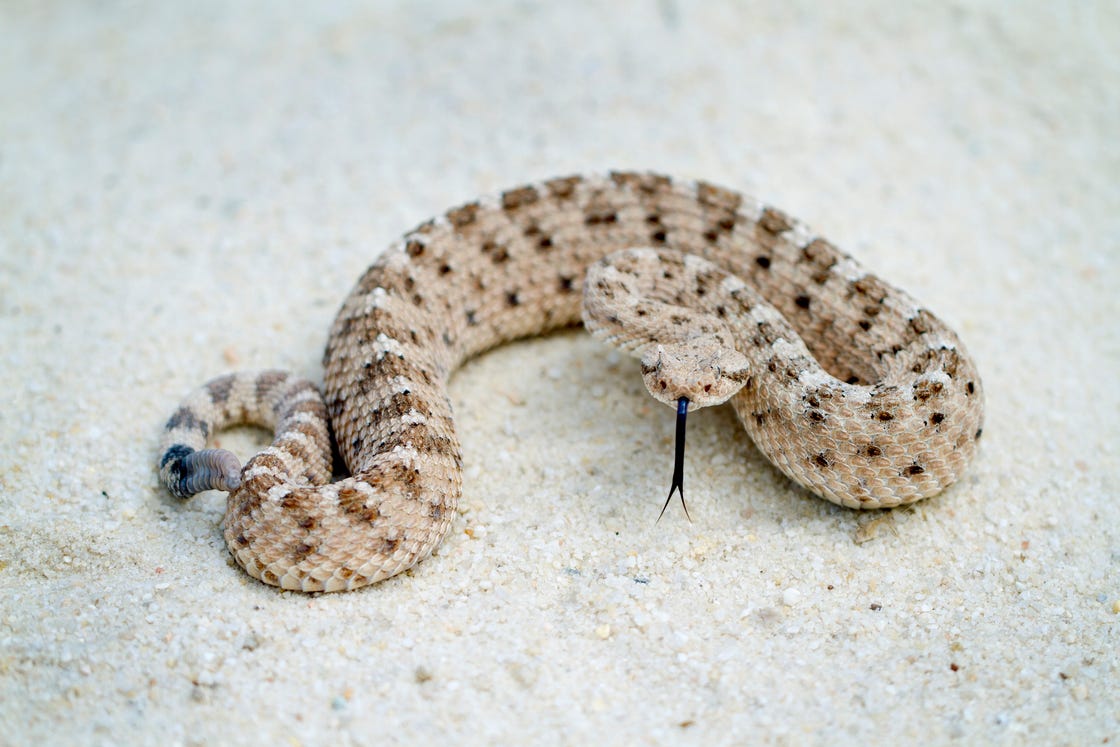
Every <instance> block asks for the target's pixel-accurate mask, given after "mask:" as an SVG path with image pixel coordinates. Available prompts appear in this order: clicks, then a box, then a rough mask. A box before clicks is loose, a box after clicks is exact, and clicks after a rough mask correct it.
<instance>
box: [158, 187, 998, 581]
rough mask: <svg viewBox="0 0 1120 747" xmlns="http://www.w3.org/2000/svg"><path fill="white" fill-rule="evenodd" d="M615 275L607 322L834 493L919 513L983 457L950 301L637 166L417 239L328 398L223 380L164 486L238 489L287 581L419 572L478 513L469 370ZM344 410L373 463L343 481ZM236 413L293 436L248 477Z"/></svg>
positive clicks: (797, 228)
mask: <svg viewBox="0 0 1120 747" xmlns="http://www.w3.org/2000/svg"><path fill="white" fill-rule="evenodd" d="M643 247H646V248H648V249H646V250H644V251H634V252H628V251H622V250H627V249H633V248H643ZM615 252H621V253H620V254H615V255H614V256H612V257H610V258H608V259H604V258H607V257H608V255H611V254H612V253H615ZM681 253H684V254H688V255H695V257H685V256H683V255H682V254H681ZM698 258H703V260H701V259H698ZM593 265H595V266H596V267H595V270H594V272H593V273H592V275H591V278H590V281H589V282H588V283H587V289H586V290H587V296H588V301H587V302H586V306H587V308H586V309H585V314H584V316H585V317H586V319H587V324H588V326H589V328H591V329H592V331H593V332H594V333H595V334H597V335H598V336H600V337H603V338H604V339H608V340H612V341H614V342H615V343H616V344H620V345H621V346H623V347H624V348H626V349H628V350H631V351H633V352H635V353H636V354H637V355H639V356H641V357H642V359H643V361H642V372H643V376H644V377H645V380H646V384H647V386H648V387H649V388H650V389H651V392H652V393H654V394H655V395H656V394H657V390H659V389H661V388H662V381H664V388H665V389H667V390H668V389H671V388H672V387H681V386H683V387H684V388H685V390H687V391H692V392H693V393H694V394H695V396H696V401H697V404H705V403H704V402H701V401H700V400H701V399H702V392H703V389H704V387H705V386H709V385H714V386H715V388H717V389H721V388H727V389H730V393H728V394H727V396H730V397H731V402H732V404H733V406H734V408H735V411H736V413H737V414H738V416H739V419H740V420H741V421H742V423H743V425H744V427H745V428H746V430H747V432H748V433H749V434H750V435H751V437H752V438H753V439H754V441H755V443H756V444H757V445H758V447H759V449H760V450H761V451H762V453H764V454H765V455H766V456H767V458H769V459H770V460H771V461H772V462H773V463H774V464H775V465H776V466H777V467H778V468H779V469H780V470H781V471H782V472H784V473H785V474H786V475H788V476H789V477H790V478H791V479H793V480H794V481H796V482H797V483H799V484H801V485H803V486H805V487H806V488H808V489H809V490H811V491H812V492H813V493H815V494H817V495H819V496H821V497H822V498H826V499H827V500H830V501H834V502H836V503H840V504H843V505H845V506H849V507H852V508H880V507H889V506H896V505H899V504H905V503H910V502H912V501H916V500H919V499H921V498H924V497H927V496H931V495H934V494H936V493H938V492H940V491H941V490H942V489H943V488H945V487H946V486H947V485H949V484H950V483H952V482H953V481H955V480H956V479H957V478H958V477H959V476H960V474H961V472H962V471H963V470H964V469H965V467H966V466H967V464H968V462H969V461H970V459H971V458H972V456H973V454H974V453H975V451H976V443H977V440H978V439H979V437H980V432H981V425H982V420H983V393H982V390H981V386H980V377H979V375H978V374H977V371H976V369H975V366H974V365H973V363H972V361H971V359H970V358H969V356H968V354H967V353H966V352H965V350H964V348H963V346H962V345H961V342H960V340H959V339H958V338H957V336H956V335H955V334H954V333H953V332H952V331H951V330H950V329H948V328H947V327H946V326H945V324H943V323H942V322H941V321H940V320H939V319H938V318H937V317H935V316H934V315H933V314H932V313H930V312H929V311H928V310H926V309H924V308H922V307H921V306H920V305H919V304H918V303H917V302H916V301H914V300H913V299H912V298H911V297H910V296H908V295H907V294H906V293H904V292H903V291H900V290H898V289H896V288H894V287H892V286H890V285H889V284H887V283H885V282H884V281H882V280H881V279H879V278H878V277H876V276H874V275H872V274H870V273H868V272H867V271H866V270H864V269H863V268H862V267H861V266H860V265H859V264H858V263H857V262H856V261H855V260H853V259H852V258H851V257H849V256H848V255H846V254H844V253H843V252H841V251H839V250H838V249H836V248H835V247H834V246H832V245H831V244H830V243H828V242H827V241H825V240H824V239H821V238H819V237H817V236H815V235H814V234H813V233H812V232H811V231H810V230H809V229H808V228H807V227H806V226H804V225H803V224H801V223H800V222H798V221H796V220H794V219H793V218H791V217H789V216H787V215H785V214H784V213H782V212H780V211H778V210H776V209H774V208H771V207H767V206H765V205H762V204H760V203H758V202H755V201H753V200H751V199H749V198H746V197H744V196H742V195H740V194H738V193H736V192H733V191H730V190H727V189H723V188H721V187H717V186H714V185H711V184H707V183H704V182H694V181H683V180H676V179H670V178H668V177H664V176H659V175H655V174H646V173H618V172H615V173H611V174H608V175H603V176H577V177H567V178H561V179H553V180H550V181H546V182H543V183H537V184H532V185H528V186H524V187H519V188H517V189H511V190H508V191H506V192H503V193H502V194H500V195H498V196H497V197H494V198H490V199H483V200H478V201H476V202H471V203H467V204H466V205H462V206H460V207H458V208H455V209H453V210H450V211H448V212H447V213H445V214H444V215H442V216H440V217H438V218H435V219H433V220H431V221H428V222H427V223H424V224H422V225H421V226H419V227H417V228H416V229H415V230H413V231H412V232H410V233H408V234H407V235H405V236H404V238H403V239H402V240H401V241H400V242H399V243H397V244H395V245H394V246H392V247H390V248H389V249H388V250H387V251H386V252H385V253H384V254H383V255H382V256H381V257H380V258H379V259H378V260H377V261H376V262H375V263H374V264H373V266H371V267H370V268H369V269H368V270H367V271H366V273H365V274H364V275H363V276H362V278H361V279H360V280H359V281H358V284H357V286H356V287H355V288H354V290H353V291H352V292H351V293H350V295H349V297H348V298H347V299H346V301H345V302H344V303H343V305H342V309H341V310H340V311H339V314H338V316H337V318H336V319H335V322H334V325H333V327H332V329H331V333H330V339H329V341H328V343H327V349H326V353H325V356H324V363H325V368H326V375H325V398H324V399H325V408H324V406H323V402H321V401H320V400H319V399H318V397H317V395H316V393H315V390H314V387H313V386H312V385H311V384H309V383H308V382H306V381H302V380H298V379H294V378H291V377H288V376H287V375H285V374H283V373H281V372H275V371H271V372H264V373H258V374H235V375H231V376H226V377H222V378H219V379H216V380H214V381H212V382H210V383H209V384H207V385H206V386H204V387H203V388H201V389H200V390H198V391H196V392H195V393H194V394H192V395H191V396H190V397H189V398H188V399H187V400H186V401H185V402H184V404H183V405H182V406H181V407H180V409H179V410H178V411H177V412H176V414H175V415H174V416H173V417H172V418H171V420H170V421H169V422H168V425H167V429H166V432H165V437H164V441H163V445H162V448H161V451H160V469H161V475H162V476H163V479H164V481H165V482H166V483H167V484H168V486H169V488H170V489H171V491H172V492H173V493H175V494H177V495H186V494H189V493H190V492H193V491H195V490H197V489H204V488H205V487H213V488H218V489H226V490H231V491H232V492H231V493H230V496H229V504H228V510H227V513H226V517H225V522H224V528H225V537H226V541H227V543H228V544H229V548H230V551H231V553H232V554H233V556H234V558H235V559H236V560H237V562H238V563H239V564H240V565H241V566H242V567H243V568H244V569H245V570H246V571H247V572H248V573H249V574H250V575H252V576H254V577H256V578H259V579H261V580H262V581H264V582H266V583H269V584H274V585H277V586H281V587H283V588H286V589H300V590H303V591H322V590H325V591H336V590H343V589H355V588H358V587H361V586H365V585H367V584H370V583H374V582H376V581H379V580H381V579H384V578H388V577H390V576H393V575H395V574H397V573H400V572H401V571H403V570H405V569H407V568H409V567H411V566H412V565H414V564H415V563H417V562H418V561H420V560H421V559H423V558H424V557H426V556H427V555H428V554H429V553H430V552H431V551H432V549H433V548H434V547H436V546H437V545H438V544H439V543H440V541H441V540H442V538H443V537H444V535H445V534H446V533H447V531H448V529H449V527H450V525H451V522H452V521H453V519H454V517H455V515H456V507H457V505H458V501H459V496H460V493H461V486H462V458H461V455H460V446H459V440H458V438H457V436H456V434H455V428H454V423H453V419H452V411H451V402H450V401H449V399H448V394H447V382H448V379H449V377H450V376H451V374H452V373H453V372H454V371H455V370H456V369H457V368H458V367H459V366H460V365H461V364H462V363H463V362H464V361H465V360H467V359H468V358H471V357H472V356H475V355H478V354H479V353H481V352H483V351H485V350H487V349H489V348H492V347H494V346H495V345H499V344H501V343H504V342H507V341H510V340H514V339H518V338H522V337H529V336H533V335H540V334H544V333H546V332H548V331H549V330H554V329H557V328H559V327H564V326H568V325H572V324H575V323H577V322H579V321H580V318H581V296H582V295H583V294H582V293H581V290H582V289H583V288H584V279H585V276H587V273H588V268H589V267H592V266H593ZM686 307H687V308H686ZM689 340H695V345H696V349H697V350H698V351H699V352H698V356H699V357H700V358H702V359H704V360H703V361H701V363H700V366H699V368H700V369H704V370H701V371H700V372H699V373H698V374H697V376H696V377H692V378H690V377H689V376H685V377H684V379H685V381H684V383H683V384H682V382H681V380H680V377H679V376H676V375H672V374H667V375H665V376H663V375H662V372H668V371H669V370H670V369H671V368H672V366H668V365H661V364H660V363H659V361H661V362H664V361H667V360H669V358H670V357H672V355H673V354H674V351H675V352H676V353H681V352H683V353H685V357H686V358H687V357H688V355H687V353H688V342H689ZM712 356H714V357H712ZM704 361H707V362H706V363H705V362H704ZM713 372H715V373H714V375H713ZM689 387H691V389H689ZM720 396H723V393H721V395H720ZM659 398H660V399H662V401H666V402H667V403H669V404H672V403H673V402H674V401H675V400H674V399H673V397H672V396H671V395H666V396H664V397H659ZM724 398H726V397H724ZM324 409H325V412H326V413H327V414H329V419H330V424H331V426H332V427H333V431H334V435H335V438H336V439H337V444H338V449H339V452H340V453H341V455H342V458H343V460H344V461H345V463H346V466H347V468H348V469H349V472H350V474H351V476H350V477H347V478H345V479H342V480H340V481H338V482H334V483H329V484H328V480H329V479H330V478H329V475H330V448H329V440H328V436H327V429H326V423H325V421H324V420H323V413H324ZM235 422H255V423H257V424H261V425H265V426H266V427H274V428H275V429H276V432H277V437H276V441H275V442H274V443H273V445H272V447H270V448H269V449H267V450H266V451H264V452H262V453H261V454H258V455H257V456H255V457H254V458H253V459H252V460H250V461H249V463H248V464H247V465H246V466H245V468H244V469H243V470H242V471H241V473H240V475H237V474H236V469H235V466H236V463H235V462H234V463H231V462H230V461H229V457H226V456H225V455H224V454H221V453H215V451H214V450H205V451H203V450H202V447H203V445H204V443H205V440H206V438H207V437H208V436H209V435H210V434H211V433H212V432H213V431H214V430H215V429H217V428H221V427H224V426H225V425H229V424H231V423H235ZM227 453H228V452H227ZM200 486H201V487H200Z"/></svg>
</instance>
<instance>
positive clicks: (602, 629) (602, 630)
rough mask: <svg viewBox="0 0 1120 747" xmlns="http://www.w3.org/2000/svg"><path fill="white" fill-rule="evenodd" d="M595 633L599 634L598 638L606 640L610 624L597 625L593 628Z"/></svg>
mask: <svg viewBox="0 0 1120 747" xmlns="http://www.w3.org/2000/svg"><path fill="white" fill-rule="evenodd" d="M595 635H597V636H599V638H601V639H603V640H604V641H605V640H607V639H608V638H610V637H611V626H610V625H600V626H599V627H597V628H595Z"/></svg>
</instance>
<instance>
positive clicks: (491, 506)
mask: <svg viewBox="0 0 1120 747" xmlns="http://www.w3.org/2000/svg"><path fill="white" fill-rule="evenodd" d="M318 5H319V4H315V3H301V4H296V3H288V4H279V3H265V2H261V3H237V4H227V3H220V2H197V3H190V4H187V3H162V4H157V3H148V4H144V3H125V2H102V3H79V2H72V3H67V2H57V3H39V2H32V1H31V0H23V1H20V2H9V3H5V4H4V6H3V9H0V91H2V92H3V93H2V96H0V330H2V333H0V334H2V337H0V340H2V350H0V392H2V395H0V396H2V400H0V402H2V405H0V492H2V495H0V743H4V744H15V745H19V744H44V743H51V744H153V745H155V744H159V745H164V744H254V743H255V744H261V743H270V744H328V743H329V744H407V745H416V744H530V743H533V744H581V743H582V744H586V743H588V742H591V741H594V742H596V743H601V744H678V743H679V744H703V745H718V744H742V743H747V742H774V743H790V744H830V745H837V744H839V745H843V744H867V743H876V742H878V743H896V742H898V741H899V740H901V741H903V742H909V743H915V742H917V741H919V740H920V741H923V742H926V743H933V744H941V743H948V742H953V741H957V742H960V743H969V744H977V743H998V744H1020V743H1028V742H1029V743H1034V744H1043V743H1045V744H1078V745H1080V744H1100V743H1103V742H1105V741H1108V739H1109V738H1111V740H1112V743H1116V740H1117V739H1118V738H1120V696H1118V693H1120V663H1118V656H1117V644H1118V637H1120V636H1118V633H1120V501H1118V500H1117V491H1118V488H1117V478H1118V477H1120V469H1118V461H1120V455H1118V446H1120V419H1118V415H1120V324H1118V323H1117V318H1118V316H1120V302H1118V300H1117V291H1116V289H1117V287H1118V286H1120V186H1118V185H1120V145H1118V143H1120V138H1118V134H1120V103H1118V102H1120V98H1118V97H1117V95H1116V92H1117V91H1118V90H1120V62H1118V61H1120V57H1118V56H1117V55H1116V54H1115V49H1116V47H1117V45H1118V44H1120V14H1118V13H1117V10H1116V6H1115V5H1113V4H1110V3H1104V2H1101V3H1077V4H1071V7H1070V8H1062V7H1060V6H1061V5H1062V4H1051V5H1052V7H1049V8H1047V7H1043V4H1041V3H1039V4H1035V5H1034V6H1028V5H1026V4H1022V3H1017V4H1004V3H992V4H987V3H961V4H943V3H929V4H924V5H921V6H910V5H908V4H907V5H906V7H907V8H908V10H905V11H903V10H900V9H899V8H901V7H902V5H899V6H898V7H897V8H896V7H895V6H896V4H895V3H889V2H888V3H863V4H860V3H856V4H845V5H846V7H844V8H843V9H841V8H840V7H838V6H836V5H833V4H824V3H819V4H818V3H816V2H809V1H808V0H806V1H804V2H797V3H777V4H756V3H751V4H747V3H719V2H716V3H703V4H701V3H685V2H673V1H672V0H662V1H661V2H653V1H652V0H651V1H649V2H637V1H631V2H619V3H613V4H611V5H610V9H603V8H599V7H596V6H597V5H598V4H596V3H590V2H587V3H557V4H551V5H549V4H542V3H530V2H496V3H473V4H466V3H461V4H460V3H453V2H431V3H424V4H413V3H406V2H400V3H389V2H386V3H369V4H365V5H358V4H345V3H344V4H341V5H334V4H332V6H331V8H330V9H321V8H319V7H318ZM188 8H189V10H188ZM620 167H625V168H648V169H655V170H659V171H664V172H669V173H673V174H678V175H681V176H687V177H699V178H705V179H709V180H711V181H715V182H718V183H722V184H726V185H728V186H732V187H735V188H738V189H741V190H743V191H746V192H749V193H752V194H755V195H758V196H759V197H762V198H763V199H765V200H767V201H769V202H771V203H772V204H775V205H778V206H780V207H782V208H784V209H786V210H788V211H789V212H791V213H793V214H795V215H797V216H799V217H801V218H803V219H804V220H806V221H808V222H809V223H810V224H812V225H813V226H814V227H815V228H817V229H818V230H819V231H821V232H822V233H823V234H824V235H826V236H828V237H829V238H831V239H832V240H834V241H835V242H836V243H837V244H839V245H840V246H842V247H843V248H845V249H847V250H848V251H850V252H852V253H853V254H855V255H857V256H858V257H859V258H860V259H861V260H862V261H864V263H865V264H867V265H868V266H869V267H871V268H873V269H874V270H876V271H877V272H879V273H880V274H881V275H883V276H884V277H886V278H889V279H890V280H891V281H892V282H894V283H896V284H898V285H900V286H902V287H904V288H906V289H907V290H909V291H910V292H911V293H913V294H914V295H915V296H917V297H918V298H920V299H921V300H922V301H923V302H924V303H926V304H927V305H929V306H930V307H931V308H933V309H935V310H936V311H937V312H938V313H939V314H940V315H941V316H942V317H943V318H945V319H947V320H948V321H949V322H950V323H951V324H953V325H954V326H955V327H956V328H957V329H958V330H959V331H960V333H961V334H962V336H963V338H964V339H965V341H966V343H967V345H968V346H969V348H970V350H971V352H972V353H973V354H974V356H975V357H976V359H977V360H978V362H979V365H980V368H981V371H982V374H983V376H984V382H985V386H986V390H987V397H988V419H987V423H986V427H985V436H984V440H983V446H982V449H981V451H980V454H979V457H978V459H977V460H976V463H975V466H974V467H973V468H972V469H971V471H970V472H969V473H968V475H967V476H966V477H965V479H963V480H962V481H961V482H960V483H959V484H958V485H956V486H954V487H953V488H951V489H950V490H948V491H947V492H945V493H944V494H943V495H942V496H940V497H938V498H935V499H932V500H929V501H926V502H924V503H922V504H920V505H917V506H914V507H912V508H907V509H904V510H896V511H887V512H878V513H867V514H863V513H859V512H854V511H849V510H845V509H841V508H838V507H836V506H833V505H831V504H828V503H825V502H823V501H820V500H818V499H815V498H813V497H811V496H810V495H808V494H807V493H805V492H804V491H802V490H799V489H797V488H795V487H794V486H793V485H792V484H791V483H789V482H788V481H787V480H785V479H784V478H782V476H781V475H780V474H779V473H777V472H776V471H775V470H774V469H773V468H771V467H769V466H768V464H766V463H765V462H764V461H763V460H762V458H761V457H760V456H759V455H758V453H757V452H756V451H755V450H754V448H753V447H752V446H751V445H750V443H749V441H748V439H746V437H745V436H744V435H743V434H742V433H741V432H740V431H739V429H738V427H737V425H736V423H735V420H734V417H733V415H732V414H731V413H730V411H727V410H721V411H712V412H708V413H705V414H702V415H701V416H696V417H694V418H693V419H692V424H691V444H690V453H689V464H688V475H689V477H688V484H689V490H690V509H691V511H692V518H693V522H692V523H691V524H690V523H688V522H687V521H686V520H685V519H684V517H683V515H682V513H681V512H680V510H679V506H677V507H673V508H671V509H670V511H669V512H668V513H667V518H666V519H664V520H662V521H661V522H660V523H659V524H655V523H654V520H655V518H656V516H657V511H658V510H659V509H660V502H661V500H662V498H663V495H664V493H663V491H664V490H665V489H666V486H667V481H668V478H669V473H670V471H671V457H670V454H671V436H672V428H673V424H672V413H671V412H669V411H668V410H667V409H665V408H663V407H661V406H659V405H656V404H654V403H652V402H651V401H650V400H649V399H648V398H647V397H646V395H645V394H644V392H643V390H642V388H641V384H640V381H639V378H638V376H637V372H636V370H635V366H634V365H633V364H632V363H631V362H630V361H629V360H626V359H620V358H619V357H618V356H617V355H615V354H612V353H610V352H609V351H607V350H605V349H604V348H602V347H600V346H599V345H598V344H597V343H595V342H594V341H592V340H590V339H589V338H587V337H586V335H584V334H583V333H581V332H578V331H573V332H570V333H564V334H559V335H556V336H553V337H550V338H548V339H544V340H535V341H530V342H526V343H523V344H517V345H511V346H508V347H506V348H504V349H501V350H499V351H496V352H494V353H493V354H490V355H487V356H485V357H483V358H482V359H479V360H477V361H476V362H475V363H472V364H471V365H469V366H468V367H467V369H466V370H465V371H463V372H462V373H461V374H460V375H458V377H457V378H456V379H455V380H454V386H453V392H452V398H453V402H454V405H455V407H456V411H457V415H458V422H459V428H460V433H461V436H462V440H463V443H464V449H465V460H466V478H465V482H466V484H465V496H464V501H463V505H462V507H461V516H459V517H458V518H457V519H456V522H455V525H454V528H453V530H452V533H451V535H450V536H449V537H448V538H447V540H446V541H445V542H444V544H443V545H442V547H441V548H440V549H439V551H438V553H437V554H436V555H435V556H433V557H432V558H431V559H429V560H427V561H425V562H424V563H422V564H420V565H419V566H418V567H417V568H415V569H414V570H413V571H411V572H409V573H406V574H404V575H403V576H400V577H397V578H394V579H392V580H391V581H389V582H386V583H382V584H380V585H379V586H376V587H374V588H371V589H367V590H364V591H361V592H357V593H352V594H343V595H326V596H323V595H320V596H306V595H299V594H290V593H281V592H278V591H276V590H275V589H272V588H269V587H266V586H264V585H262V584H260V583H258V582H256V581H254V580H253V579H251V578H249V577H248V576H246V575H245V574H244V573H243V572H242V571H241V570H240V569H238V568H237V567H236V566H234V565H233V564H232V562H231V561H230V559H229V556H228V553H227V552H226V550H225V546H224V544H223V541H222V539H221V535H220V531H219V522H220V520H221V516H222V512H223V509H224V497H223V496H222V495H221V494H217V493H211V494H206V495H204V496H201V497H199V498H198V499H195V500H194V501H192V502H190V503H187V504H179V503H177V502H175V501H174V500H173V499H171V498H170V497H169V496H167V495H166V494H165V493H164V492H163V491H162V490H161V489H160V487H159V486H158V484H157V481H156V474H155V468H154V461H155V454H156V443H157V439H158V434H159V429H160V426H161V424H162V423H163V421H164V420H165V419H166V417H167V416H168V414H169V413H170V412H171V411H172V409H173V407H174V406H175V404H176V402H177V400H178V399H179V397H181V396H182V395H183V394H184V393H186V392H187V391H188V390H189V389H190V388H192V387H193V386H195V385H196V384H198V383H201V382H202V381H204V380H205V379H206V378H208V377H210V376H212V375H215V374H218V373H222V372H225V371H228V370H232V369H235V368H247V367H261V366H280V367H286V368H290V369H293V370H295V371H297V372H300V373H302V374H305V375H308V376H310V377H312V378H315V379H320V378H321V371H320V367H319V357H320V354H321V350H322V347H323V344H324V342H325V335H326V331H327V328H328V324H329V322H330V320H331V318H332V317H333V315H334V313H335V311H336V309H337V308H338V304H339V303H340V302H341V300H342V298H343V297H344V295H345V294H346V292H347V291H348V290H349V288H350V286H351V285H352V284H353V282H354V281H355V279H356V278H357V277H358V275H359V274H360V272H361V271H362V269H364V267H365V266H366V265H367V264H368V263H369V262H370V260H371V259H372V258H373V257H374V256H376V254H377V253H378V251H380V249H381V248H382V247H384V246H385V245H387V244H388V243H389V242H390V241H391V240H392V239H394V238H395V237H396V236H398V235H399V234H401V233H403V232H404V231H405V230H406V229H408V228H410V227H411V226H413V225H415V224H416V223H418V222H419V221H421V220H423V219H425V218H427V217H428V216H430V215H432V214H435V213H437V212H441V211H442V210H444V209H445V208H447V207H450V206H451V205H453V204H455V203H458V202H461V201H464V200H467V199H470V198H472V197H473V196H475V195H477V194H479V193H481V192H490V191H494V190H498V189H501V188H504V187H509V186H513V185H516V184H518V183H521V182H524V181H528V180H532V179H538V178H543V177H547V176H553V175H557V174H564V173H571V172H581V171H588V170H604V169H608V168H620ZM222 441H223V443H225V444H233V445H234V447H235V448H236V449H238V450H239V451H241V453H242V454H248V453H249V452H250V451H251V450H252V449H253V448H254V447H255V445H257V444H260V443H261V442H262V438H261V437H260V435H259V434H256V433H253V432H246V433H235V434H232V435H228V436H224V437H223V438H222Z"/></svg>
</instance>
